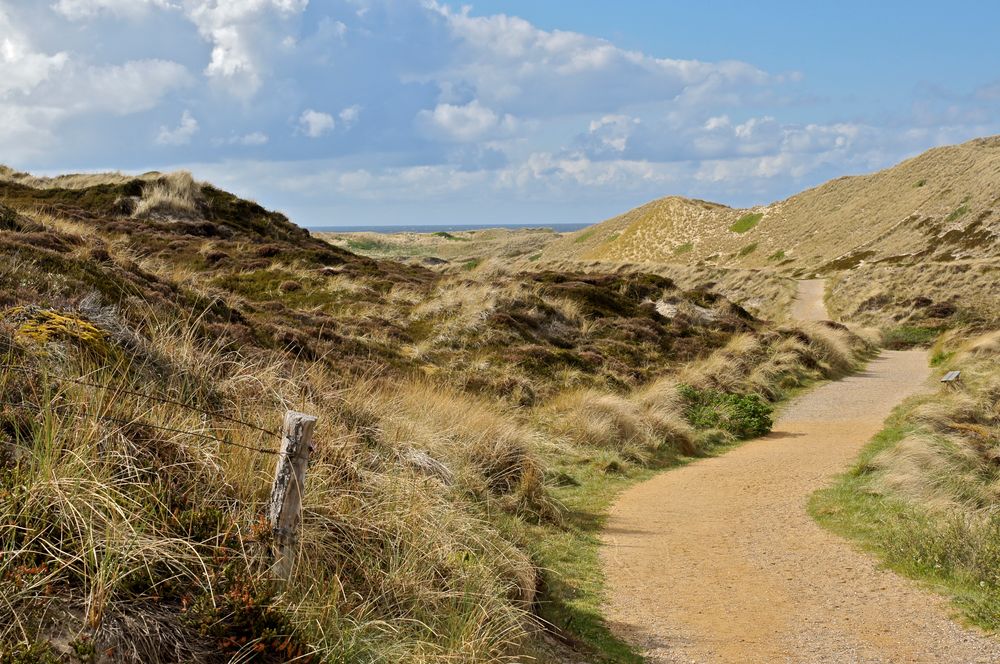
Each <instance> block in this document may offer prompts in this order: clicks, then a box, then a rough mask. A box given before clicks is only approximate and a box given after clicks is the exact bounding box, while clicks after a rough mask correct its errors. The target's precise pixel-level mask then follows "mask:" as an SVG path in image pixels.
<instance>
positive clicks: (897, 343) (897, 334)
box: [882, 325, 941, 350]
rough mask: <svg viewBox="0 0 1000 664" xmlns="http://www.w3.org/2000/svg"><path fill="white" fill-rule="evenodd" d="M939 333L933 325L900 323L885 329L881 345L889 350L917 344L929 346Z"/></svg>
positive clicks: (916, 345) (913, 346) (912, 346)
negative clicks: (919, 325)
mask: <svg viewBox="0 0 1000 664" xmlns="http://www.w3.org/2000/svg"><path fill="white" fill-rule="evenodd" d="M940 333H941V330H939V329H938V328H935V327H918V326H913V325H900V326H899V327H893V328H890V329H888V330H885V331H884V332H883V334H882V339H883V345H884V346H885V347H886V348H888V349H890V350H904V349H907V348H915V347H918V346H929V345H930V344H931V343H932V342H933V341H934V340H935V339H936V338H937V336H938V334H940Z"/></svg>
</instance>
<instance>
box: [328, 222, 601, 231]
mask: <svg viewBox="0 0 1000 664" xmlns="http://www.w3.org/2000/svg"><path fill="white" fill-rule="evenodd" d="M587 226H590V224H574V223H568V224H567V223H562V224H453V225H450V226H448V225H440V224H429V225H426V226H421V225H416V226H311V227H309V230H311V231H316V232H317V233H365V232H367V233H439V232H441V231H444V232H447V233H457V232H459V231H484V230H487V229H490V228H509V229H523V228H548V229H550V230H553V231H555V232H556V233H569V232H571V231H578V230H580V229H581V228H586V227H587Z"/></svg>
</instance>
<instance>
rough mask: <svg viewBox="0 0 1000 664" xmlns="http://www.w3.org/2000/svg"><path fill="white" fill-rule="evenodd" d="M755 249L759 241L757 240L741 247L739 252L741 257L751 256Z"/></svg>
mask: <svg viewBox="0 0 1000 664" xmlns="http://www.w3.org/2000/svg"><path fill="white" fill-rule="evenodd" d="M755 251H757V243H756V242H751V243H750V244H748V245H747V246H745V247H743V248H742V249H740V252H739V255H740V258H743V257H744V256H749V255H750V254H752V253H753V252H755Z"/></svg>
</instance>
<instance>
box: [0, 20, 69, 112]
mask: <svg viewBox="0 0 1000 664" xmlns="http://www.w3.org/2000/svg"><path fill="white" fill-rule="evenodd" d="M68 61H69V55H68V54H66V53H54V54H46V53H41V52H38V51H35V50H33V49H32V47H31V44H30V42H29V41H28V39H27V38H26V36H25V35H24V34H23V33H21V32H20V31H19V30H17V28H16V27H15V26H14V25H13V24H12V23H11V21H10V19H9V18H7V16H6V14H4V12H3V7H2V6H0V99H2V98H3V97H4V96H7V95H8V94H9V93H13V92H18V93H21V94H27V93H29V92H31V91H32V90H34V89H35V88H36V87H37V86H38V85H39V84H40V83H43V82H44V81H47V80H48V79H49V77H50V76H52V75H53V74H54V73H55V72H57V71H59V70H61V69H62V68H63V67H65V66H66V63H67V62H68Z"/></svg>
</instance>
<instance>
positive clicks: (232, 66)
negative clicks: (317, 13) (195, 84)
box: [184, 0, 309, 97]
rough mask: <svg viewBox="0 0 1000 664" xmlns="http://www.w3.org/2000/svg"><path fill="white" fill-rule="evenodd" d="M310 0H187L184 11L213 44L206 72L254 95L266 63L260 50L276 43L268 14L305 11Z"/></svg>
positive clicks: (235, 90) (281, 15)
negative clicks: (264, 46)
mask: <svg viewBox="0 0 1000 664" xmlns="http://www.w3.org/2000/svg"><path fill="white" fill-rule="evenodd" d="M308 4H309V0H184V13H185V15H186V16H187V17H188V19H189V20H190V21H191V22H192V23H194V24H195V26H197V28H198V32H199V33H200V34H201V36H202V37H203V38H204V39H206V40H208V41H209V42H210V43H211V44H212V56H211V61H210V62H209V63H208V66H207V67H206V68H205V75H206V76H208V77H209V78H211V79H214V80H216V81H219V82H220V83H221V84H223V85H224V86H225V87H226V88H227V89H228V90H230V91H231V92H232V93H233V94H235V95H237V96H241V97H251V96H253V95H254V94H256V93H257V91H258V90H259V89H260V87H261V84H262V76H263V74H262V69H263V68H264V67H265V66H266V65H265V63H264V57H263V56H262V54H261V52H260V50H261V48H263V45H266V44H270V43H275V42H276V41H277V40H275V39H274V35H273V29H272V26H271V24H270V23H269V22H268V17H269V16H272V15H276V16H277V17H278V18H279V19H280V18H286V17H289V16H292V15H295V14H298V13H301V12H303V11H305V8H306V6H307V5H308Z"/></svg>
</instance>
